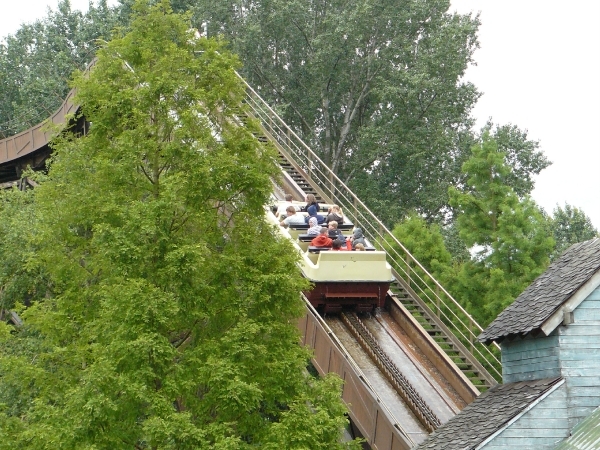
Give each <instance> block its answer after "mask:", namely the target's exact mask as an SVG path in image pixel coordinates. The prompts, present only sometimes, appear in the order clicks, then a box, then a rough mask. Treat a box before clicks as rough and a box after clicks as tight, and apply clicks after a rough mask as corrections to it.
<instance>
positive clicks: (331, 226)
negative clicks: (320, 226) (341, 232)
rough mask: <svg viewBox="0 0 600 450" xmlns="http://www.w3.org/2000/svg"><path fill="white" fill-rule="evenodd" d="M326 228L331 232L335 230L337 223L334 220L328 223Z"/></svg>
mask: <svg viewBox="0 0 600 450" xmlns="http://www.w3.org/2000/svg"><path fill="white" fill-rule="evenodd" d="M327 226H328V227H329V228H331V229H332V230H337V227H338V223H337V222H336V221H335V220H332V221H330V222H329V223H328V224H327Z"/></svg>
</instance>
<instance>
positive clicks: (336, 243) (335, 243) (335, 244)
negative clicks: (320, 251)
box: [332, 239, 343, 250]
mask: <svg viewBox="0 0 600 450" xmlns="http://www.w3.org/2000/svg"><path fill="white" fill-rule="evenodd" d="M342 245H343V242H342V241H340V240H339V239H336V240H335V241H333V244H332V247H333V249H334V250H339V249H340V248H342Z"/></svg>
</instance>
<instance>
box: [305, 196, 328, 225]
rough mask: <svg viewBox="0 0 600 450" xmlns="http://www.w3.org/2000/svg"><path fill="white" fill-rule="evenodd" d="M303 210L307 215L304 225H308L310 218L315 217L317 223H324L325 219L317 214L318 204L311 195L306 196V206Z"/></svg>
mask: <svg viewBox="0 0 600 450" xmlns="http://www.w3.org/2000/svg"><path fill="white" fill-rule="evenodd" d="M304 210H305V211H306V212H307V213H308V217H307V218H306V223H308V219H309V218H310V217H316V218H317V221H318V222H319V223H323V222H325V217H324V216H322V215H320V214H319V204H318V203H317V199H316V198H315V196H314V195H313V194H307V195H306V206H305V207H304Z"/></svg>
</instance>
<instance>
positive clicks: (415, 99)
mask: <svg viewBox="0 0 600 450" xmlns="http://www.w3.org/2000/svg"><path fill="white" fill-rule="evenodd" d="M190 3H193V4H192V5H191V7H192V10H193V11H194V12H195V15H196V20H197V24H198V25H199V24H200V22H208V30H209V34H216V33H223V34H224V35H225V36H226V37H227V38H228V39H230V40H231V42H232V46H233V48H234V49H236V51H237V52H238V53H239V54H240V55H242V58H243V62H244V66H245V67H244V74H245V76H246V78H247V79H248V81H249V82H250V84H251V85H252V86H254V87H255V88H256V89H257V90H258V91H259V93H260V94H261V95H263V96H264V97H265V98H266V99H267V101H269V103H270V104H272V105H273V106H274V107H275V108H276V109H277V111H278V112H279V113H280V114H281V115H282V117H283V118H284V120H285V121H286V122H287V123H288V124H290V125H291V126H292V127H294V128H295V129H296V130H297V131H298V133H299V134H300V135H301V136H302V137H303V138H304V139H305V140H306V141H307V142H308V143H309V144H310V145H311V146H312V148H313V149H315V150H316V151H317V152H318V153H319V155H320V156H321V157H322V159H323V160H324V161H325V162H326V163H327V164H328V165H330V167H331V168H332V169H333V170H334V171H335V172H336V173H337V174H338V175H339V176H340V177H341V178H342V179H343V180H344V181H346V182H347V183H349V184H350V185H351V186H352V187H354V188H356V189H357V190H358V191H359V194H360V195H361V197H363V198H364V199H365V200H367V202H368V203H369V204H370V205H372V206H373V207H374V209H375V210H376V211H377V213H379V214H381V215H384V216H385V215H386V213H387V212H390V213H391V214H387V215H388V216H390V217H394V218H396V219H397V218H399V217H400V214H399V213H400V212H407V211H409V210H411V209H413V208H421V209H424V210H427V211H428V212H431V213H432V214H435V212H437V211H438V210H439V209H441V208H442V206H441V205H443V204H447V187H448V185H449V184H448V183H450V182H451V181H452V180H453V177H454V176H455V175H456V174H457V173H459V172H460V165H461V164H462V160H461V155H462V154H463V153H464V151H466V150H468V148H469V144H468V143H467V144H466V145H465V144H464V142H463V140H464V139H466V137H465V136H463V134H465V133H466V132H467V131H468V129H469V128H470V125H471V122H470V119H469V112H470V110H471V108H472V106H473V105H474V103H475V100H476V99H477V98H478V95H479V94H478V93H477V91H476V89H475V87H474V86H473V85H471V84H469V83H465V82H463V81H461V77H462V75H463V74H464V70H465V69H466V67H467V65H468V64H469V62H471V60H472V54H473V51H474V50H475V49H476V48H477V39H476V32H477V27H478V25H479V20H478V18H476V17H471V16H462V15H458V14H453V13H449V12H448V8H449V2H448V1H446V0H435V1H431V2H422V1H420V0H411V1H408V2H398V1H394V0H356V1H351V2H342V1H338V0H323V1H316V2H314V1H311V2H306V1H299V0H263V1H259V2H255V1H252V2H246V1H242V2H237V1H236V2H216V1H214V0H201V1H194V2H190ZM466 134H468V133H466ZM457 161H458V162H457ZM452 167H454V168H455V169H456V170H454V172H452ZM440 186H441V188H440ZM384 192H385V195H383V193H384ZM440 192H441V194H440ZM398 205H401V206H398ZM385 218H386V219H387V217H385Z"/></svg>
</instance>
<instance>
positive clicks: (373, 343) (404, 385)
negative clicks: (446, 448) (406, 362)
mask: <svg viewBox="0 0 600 450" xmlns="http://www.w3.org/2000/svg"><path fill="white" fill-rule="evenodd" d="M342 320H343V322H344V323H345V324H346V326H347V327H348V328H349V329H350V331H351V332H352V334H353V335H354V336H355V337H356V339H357V340H358V341H359V342H360V344H361V345H362V346H363V348H365V350H366V351H367V353H369V355H370V356H371V357H372V358H373V360H374V361H375V364H377V366H378V367H379V369H381V371H382V372H383V373H384V374H385V375H386V377H387V378H388V379H389V381H390V382H391V383H392V385H393V386H394V388H395V389H396V390H397V392H398V393H399V394H400V395H401V396H402V398H403V399H404V401H405V402H406V403H407V404H408V406H409V408H410V409H411V410H412V412H413V413H414V414H415V415H416V416H417V417H418V418H419V419H420V420H421V422H422V423H423V425H424V426H425V427H426V428H427V430H428V431H434V430H435V429H436V428H437V427H439V426H440V425H441V421H440V419H439V418H438V417H437V416H436V415H435V413H434V412H433V411H432V410H431V408H429V406H428V405H427V403H425V401H424V400H423V398H422V397H421V396H420V395H419V393H418V392H417V390H416V389H415V388H414V387H413V386H412V385H411V383H410V381H409V380H408V378H406V377H405V376H404V375H403V374H402V372H401V371H400V369H398V367H396V364H394V363H393V362H392V360H391V359H390V357H389V356H388V355H387V353H386V352H385V351H384V350H383V348H381V346H380V345H379V343H378V342H377V339H376V338H375V337H374V336H373V334H371V332H370V331H369V330H368V329H367V327H366V326H365V325H364V324H363V322H362V321H361V320H360V319H359V317H358V316H357V315H356V314H354V313H346V312H344V313H342Z"/></svg>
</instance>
